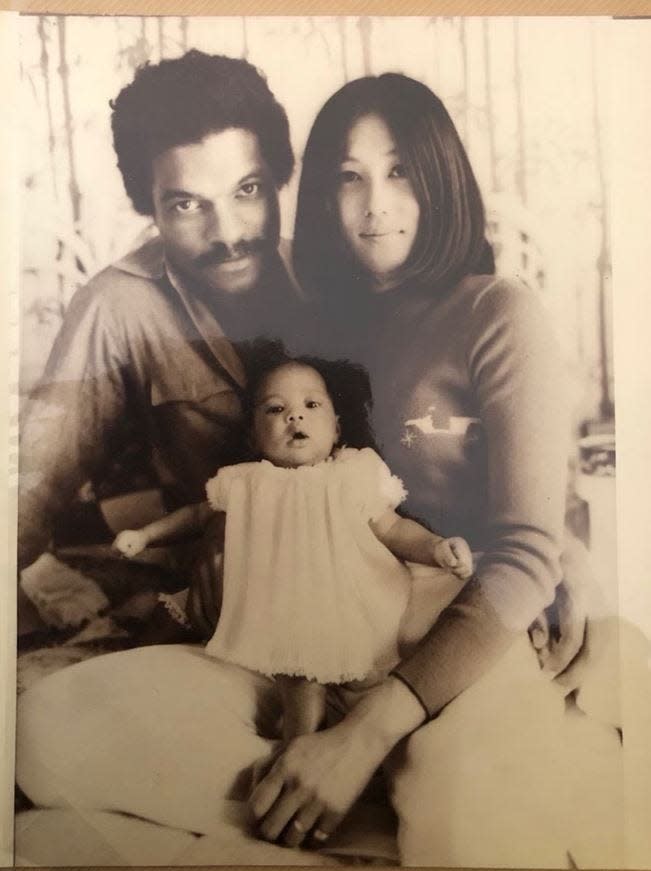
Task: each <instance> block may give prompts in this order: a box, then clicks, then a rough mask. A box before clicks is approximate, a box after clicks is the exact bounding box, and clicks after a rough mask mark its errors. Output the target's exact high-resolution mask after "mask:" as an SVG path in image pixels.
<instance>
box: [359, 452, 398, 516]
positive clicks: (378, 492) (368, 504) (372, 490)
mask: <svg viewBox="0 0 651 871" xmlns="http://www.w3.org/2000/svg"><path fill="white" fill-rule="evenodd" d="M359 459H360V470H361V478H362V480H361V481H360V482H359V484H360V487H361V490H362V492H363V493H365V500H364V515H365V518H366V519H368V520H377V519H378V518H379V517H381V516H382V515H383V514H384V512H385V511H387V510H389V509H392V508H397V507H398V505H400V504H401V502H404V500H405V499H406V498H407V491H406V490H405V488H404V485H403V483H402V481H401V480H400V478H398V477H397V476H396V475H392V474H391V471H390V470H389V467H388V466H387V464H386V463H385V462H384V460H382V459H381V458H380V457H379V456H378V455H377V454H376V453H375V451H374V450H372V449H371V448H364V449H363V450H362V451H360V454H359Z"/></svg>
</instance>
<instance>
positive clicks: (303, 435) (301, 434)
mask: <svg viewBox="0 0 651 871" xmlns="http://www.w3.org/2000/svg"><path fill="white" fill-rule="evenodd" d="M306 438H309V436H308V435H307V433H304V432H301V430H300V429H299V430H297V431H296V432H295V433H292V439H293V440H296V441H301V440H302V439H306Z"/></svg>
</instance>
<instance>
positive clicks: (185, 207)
mask: <svg viewBox="0 0 651 871" xmlns="http://www.w3.org/2000/svg"><path fill="white" fill-rule="evenodd" d="M172 208H173V209H174V211H175V212H180V213H181V214H184V215H186V214H188V212H196V211H197V209H198V208H199V203H198V202H197V200H177V201H176V202H175V203H174V205H173V206H172Z"/></svg>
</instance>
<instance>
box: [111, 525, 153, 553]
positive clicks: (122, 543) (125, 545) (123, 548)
mask: <svg viewBox="0 0 651 871" xmlns="http://www.w3.org/2000/svg"><path fill="white" fill-rule="evenodd" d="M148 544H149V540H148V538H147V536H146V534H145V532H144V531H143V530H142V529H125V530H123V531H122V532H120V533H119V534H118V535H117V537H116V539H115V541H114V542H113V547H114V548H116V549H117V550H119V551H120V553H121V554H122V555H123V556H128V557H134V556H137V555H138V554H139V553H140V552H141V551H143V550H144V549H145V548H146V547H147V545H148Z"/></svg>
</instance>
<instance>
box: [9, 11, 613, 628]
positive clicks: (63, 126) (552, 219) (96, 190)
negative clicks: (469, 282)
mask: <svg viewBox="0 0 651 871" xmlns="http://www.w3.org/2000/svg"><path fill="white" fill-rule="evenodd" d="M607 23H608V22H607V21H605V20H603V19H602V20H600V19H587V18H563V19H560V18H559V19H554V18H441V17H438V18H377V17H347V18H344V17H318V18H312V17H300V18H283V17H273V18H271V17H269V18H264V17H255V18H251V17H249V18H244V17H230V18H181V17H174V18H165V17H159V18H155V17H147V18H142V17H114V16H110V17H109V16H106V17H103V16H96V17H83V16H61V17H57V16H24V17H22V18H21V24H20V28H21V40H22V45H21V54H20V61H21V70H20V72H21V88H22V95H21V96H22V105H23V113H22V116H21V119H20V123H21V124H22V125H23V131H22V132H23V136H22V190H23V198H22V242H21V244H22V247H21V270H22V278H21V282H22V287H21V301H22V303H21V304H22V319H21V393H23V394H24V393H25V392H26V391H27V390H28V389H29V388H30V386H31V385H32V384H33V383H34V381H35V379H36V378H37V377H38V376H39V374H40V372H41V370H42V367H43V365H44V363H45V360H46V358H47V354H48V352H49V349H50V347H51V344H52V341H53V339H54V336H55V335H56V332H57V329H58V327H59V325H60V323H61V318H62V316H63V314H64V312H65V310H66V307H67V305H68V303H69V301H70V298H71V296H72V294H73V293H74V292H75V290H76V289H77V288H78V287H80V286H81V285H83V284H84V283H85V282H86V281H87V280H88V278H90V276H91V275H93V274H94V273H95V272H97V271H98V270H99V269H101V268H102V267H104V266H105V265H107V264H108V263H110V262H111V261H112V260H114V259H116V258H117V257H119V256H121V255H122V254H124V253H126V251H127V250H129V249H130V248H132V247H134V246H135V244H136V243H137V241H138V240H139V238H142V236H143V235H146V234H147V233H149V232H150V231H151V228H150V227H149V226H148V222H147V220H145V219H143V218H141V217H139V216H137V215H135V213H134V212H133V211H132V209H131V206H130V203H129V201H128V199H127V197H126V195H125V193H124V190H123V188H122V182H121V178H120V175H119V172H118V170H117V166H116V160H115V155H114V152H113V148H112V143H111V133H110V108H109V100H110V99H111V98H113V97H114V96H116V94H117V93H118V91H119V90H120V88H121V87H122V86H123V85H125V84H126V83H128V82H129V81H130V80H131V79H132V77H133V73H134V70H135V69H136V67H137V66H139V65H140V64H142V63H144V62H146V61H148V60H149V61H152V62H156V61H158V60H159V59H160V58H163V57H175V56H178V55H180V54H182V53H183V52H184V51H186V50H187V49H189V48H200V49H202V50H204V51H208V52H213V53H223V54H227V55H232V56H237V57H245V58H247V59H248V60H249V61H251V62H252V63H254V64H255V65H257V66H258V67H259V68H260V69H261V70H262V71H263V72H264V73H265V74H266V76H267V79H268V81H269V84H270V86H271V89H272V90H273V91H274V93H275V95H276V97H277V98H278V99H279V100H280V102H281V103H282V104H283V105H284V106H285V109H286V110H287V114H288V116H289V120H290V126H291V131H292V141H293V144H294V148H295V153H296V156H297V170H296V173H295V175H294V178H293V180H292V182H291V183H290V185H289V186H288V188H287V189H286V190H285V191H284V192H283V194H282V197H281V206H282V225H283V235H285V236H287V237H291V235H292V226H293V217H294V202H295V196H296V188H297V181H298V176H299V173H300V157H301V154H302V151H303V147H304V143H305V140H306V138H307V134H308V132H309V128H310V125H311V123H312V120H313V119H314V116H315V114H316V112H317V111H318V109H319V108H320V107H321V105H322V104H323V102H324V101H325V99H326V98H327V97H328V96H330V94H331V93H333V92H334V91H335V90H336V89H337V88H338V87H340V86H341V85H342V84H343V83H344V82H345V81H347V80H349V79H353V78H356V77H358V76H361V75H366V74H369V73H371V74H372V73H380V72H385V71H389V70H391V71H399V72H404V73H406V74H408V75H411V76H413V77H415V78H418V79H420V80H422V81H424V82H426V83H427V84H428V85H429V86H430V87H431V88H432V89H433V90H434V91H435V92H436V93H437V94H438V95H439V96H440V97H441V98H442V99H443V101H444V102H445V104H446V106H447V108H448V110H449V111H450V114H451V115H452V117H453V119H454V120H455V122H456V124H457V126H458V129H459V132H460V135H461V137H462V139H463V141H464V143H465V145H466V147H467V149H468V152H469V155H470V159H471V162H472V164H473V167H474V169H475V172H476V174H477V176H478V180H479V183H480V186H481V188H482V191H483V194H484V196H485V199H486V202H487V206H488V210H489V232H490V235H491V238H492V241H493V243H494V244H495V247H496V250H497V253H498V267H499V270H500V271H501V272H502V273H505V274H507V275H517V276H519V277H520V278H521V279H523V280H525V281H526V282H527V283H528V284H529V285H530V286H531V287H532V288H534V289H535V290H536V292H538V293H539V294H540V296H541V298H542V300H543V302H544V303H545V305H546V306H547V308H548V309H549V311H550V314H551V316H552V319H553V321H554V323H555V325H556V328H557V332H558V335H559V338H560V340H561V343H562V347H563V350H564V353H565V356H566V362H567V376H568V379H570V380H572V382H573V384H574V386H575V396H576V403H575V408H576V417H575V433H576V445H577V450H576V456H575V463H574V473H575V474H574V477H573V486H572V498H571V503H570V506H571V514H572V518H573V525H574V526H575V528H576V530H577V531H578V532H579V533H580V535H581V537H582V538H583V539H584V540H585V541H586V543H589V544H590V546H591V550H592V553H593V557H594V562H595V566H596V567H598V574H599V576H600V577H601V579H602V581H603V586H604V588H605V590H606V594H607V597H608V598H609V599H612V607H615V608H616V604H615V603H616V599H617V590H616V584H615V580H614V579H615V566H616V560H615V532H614V529H615V513H614V512H615V508H614V505H615V478H614V475H615V440H614V405H613V355H612V316H611V300H610V240H609V202H608V172H607V169H608V166H609V138H608V117H607V107H608V99H607V98H608V92H607V76H608V68H609V58H608V51H609V44H608V33H609V31H608V29H607ZM609 610H611V612H612V608H610V609H609Z"/></svg>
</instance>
